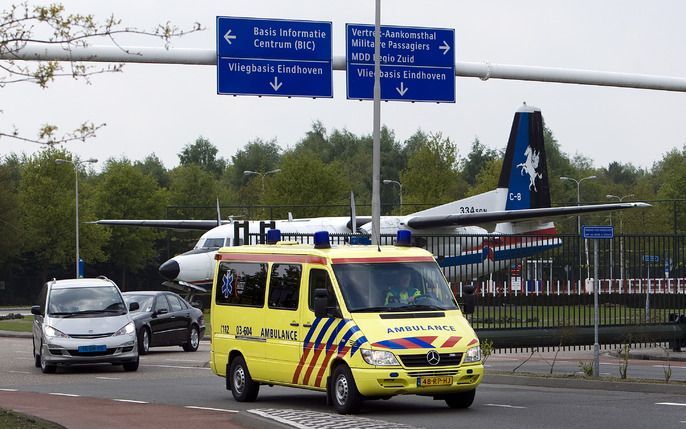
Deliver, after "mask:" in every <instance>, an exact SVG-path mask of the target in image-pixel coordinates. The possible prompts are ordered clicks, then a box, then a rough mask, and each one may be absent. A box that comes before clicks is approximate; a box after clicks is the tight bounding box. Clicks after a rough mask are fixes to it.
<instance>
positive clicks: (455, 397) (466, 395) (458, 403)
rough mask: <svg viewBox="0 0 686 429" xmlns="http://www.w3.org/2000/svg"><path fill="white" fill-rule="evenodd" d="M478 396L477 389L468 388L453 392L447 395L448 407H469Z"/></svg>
mask: <svg viewBox="0 0 686 429" xmlns="http://www.w3.org/2000/svg"><path fill="white" fill-rule="evenodd" d="M475 396H476V389H474V390H468V391H466V392H460V393H453V394H452V395H447V396H446V397H445V403H446V404H448V407H450V408H453V409H461V408H469V407H470V406H471V405H472V402H474V397H475Z"/></svg>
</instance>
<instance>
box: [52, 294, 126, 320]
mask: <svg viewBox="0 0 686 429" xmlns="http://www.w3.org/2000/svg"><path fill="white" fill-rule="evenodd" d="M48 313H49V314H50V315H51V316H69V317H73V316H76V315H80V316H84V317H85V316H88V317H97V316H100V317H106V316H112V315H113V314H126V306H125V305H124V301H123V300H122V298H121V295H120V294H119V290H118V289H117V288H116V287H114V286H104V287H69V288H63V289H52V290H51V291H50V296H49V298H48Z"/></svg>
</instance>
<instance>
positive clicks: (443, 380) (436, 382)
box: [417, 376, 453, 387]
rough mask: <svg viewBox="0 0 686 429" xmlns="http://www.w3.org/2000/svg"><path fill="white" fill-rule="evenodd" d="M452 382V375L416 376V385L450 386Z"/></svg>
mask: <svg viewBox="0 0 686 429" xmlns="http://www.w3.org/2000/svg"><path fill="white" fill-rule="evenodd" d="M452 384H453V377H452V376H445V377H418V378H417V387H429V386H450V385H452Z"/></svg>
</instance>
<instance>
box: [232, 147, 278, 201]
mask: <svg viewBox="0 0 686 429" xmlns="http://www.w3.org/2000/svg"><path fill="white" fill-rule="evenodd" d="M280 160H281V148H280V147H279V146H278V145H277V144H276V141H275V140H272V141H268V142H265V141H263V140H261V139H255V140H253V141H251V142H250V143H248V144H247V145H245V146H244V147H243V149H241V150H239V151H238V152H236V154H235V155H233V156H232V157H231V165H230V166H229V169H228V171H227V178H228V180H229V181H230V183H231V184H232V185H233V186H234V188H235V189H240V188H242V187H243V186H244V185H245V184H247V183H248V182H249V181H250V180H251V179H253V177H252V176H246V175H245V174H243V172H244V171H257V172H260V173H264V172H267V171H271V170H274V169H276V168H278V167H279V162H280Z"/></svg>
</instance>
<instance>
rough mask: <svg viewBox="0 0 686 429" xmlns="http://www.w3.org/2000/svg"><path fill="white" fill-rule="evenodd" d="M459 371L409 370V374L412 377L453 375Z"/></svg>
mask: <svg viewBox="0 0 686 429" xmlns="http://www.w3.org/2000/svg"><path fill="white" fill-rule="evenodd" d="M457 373H458V371H455V370H447V371H408V372H407V375H408V376H410V377H448V376H452V375H457Z"/></svg>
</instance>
